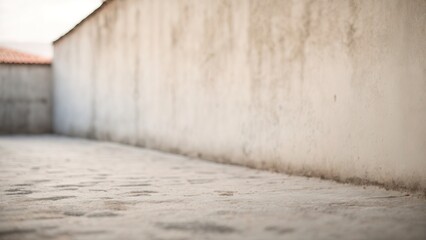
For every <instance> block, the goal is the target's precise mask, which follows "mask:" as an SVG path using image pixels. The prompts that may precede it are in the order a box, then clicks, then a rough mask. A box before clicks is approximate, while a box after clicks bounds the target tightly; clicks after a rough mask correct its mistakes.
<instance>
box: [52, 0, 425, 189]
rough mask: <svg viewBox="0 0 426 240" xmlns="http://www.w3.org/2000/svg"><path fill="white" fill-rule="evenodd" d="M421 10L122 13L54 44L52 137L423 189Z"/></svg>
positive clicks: (244, 5)
mask: <svg viewBox="0 0 426 240" xmlns="http://www.w3.org/2000/svg"><path fill="white" fill-rule="evenodd" d="M425 12H426V1H422V0H412V1H405V0H399V1H398V0H381V1H380V0H376V1H308V0H293V1H290V0H288V1H285V0H275V1H274V0H238V1H230V0H223V1H219V0H205V1H199V0H176V1H167V0H145V1H136V0H123V1H121V0H118V1H117V0H116V1H112V2H110V3H109V4H107V5H106V6H105V7H104V9H102V10H101V11H99V12H97V13H96V14H95V15H93V16H92V17H90V18H89V19H87V21H85V22H84V23H82V24H81V25H80V26H79V27H78V28H77V29H76V30H75V31H72V32H71V33H69V34H68V35H67V36H65V37H64V38H62V39H60V40H59V41H57V42H56V43H55V57H54V77H55V85H54V87H55V89H54V92H55V107H54V109H55V110H54V121H55V123H54V125H55V130H56V131H57V132H59V133H63V134H67V135H73V136H83V137H93V138H96V139H102V140H112V141H117V142H124V143H130V144H135V145H140V146H146V147H150V148H156V149H162V150H167V151H173V152H180V153H183V154H187V155H193V156H199V157H202V158H205V159H211V160H216V161H223V162H231V163H237V164H242V165H248V166H254V167H258V168H268V169H274V170H278V171H286V172H289V173H296V174H304V175H313V176H321V177H325V178H330V179H337V180H341V181H347V180H350V181H369V182H375V183H378V184H384V185H386V186H390V187H398V186H403V187H406V188H411V189H422V190H426V174H425V173H426V124H425V123H426V46H425V43H426V14H425Z"/></svg>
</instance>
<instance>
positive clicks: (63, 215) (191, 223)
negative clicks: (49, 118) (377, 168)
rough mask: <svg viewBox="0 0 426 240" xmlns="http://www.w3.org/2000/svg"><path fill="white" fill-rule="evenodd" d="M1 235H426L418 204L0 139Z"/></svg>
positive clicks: (98, 145)
mask: <svg viewBox="0 0 426 240" xmlns="http://www.w3.org/2000/svg"><path fill="white" fill-rule="evenodd" d="M0 239H426V200H425V199H424V198H421V197H418V196H411V195H408V194H406V193H403V192H398V191H387V190H384V189H380V188H378V187H374V186H364V187H363V186H352V185H347V184H339V183H335V182H332V181H325V180H319V179H312V178H304V177H295V176H288V175H284V174H277V173H272V172H266V171H258V170H253V169H248V168H243V167H237V166H229V165H221V164H216V163H212V162H206V161H202V160H197V159H191V158H187V157H183V156H177V155H172V154H166V153H160V152H156V151H151V150H145V149H141V148H135V147H130V146H124V145H119V144H113V143H104V142H95V141H89V140H82V139H72V138H65V137H58V136H32V137H28V136H7V137H5V136H3V137H0Z"/></svg>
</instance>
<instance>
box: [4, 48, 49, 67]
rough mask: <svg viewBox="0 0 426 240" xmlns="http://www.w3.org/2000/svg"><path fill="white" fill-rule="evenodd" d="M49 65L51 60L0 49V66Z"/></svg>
mask: <svg viewBox="0 0 426 240" xmlns="http://www.w3.org/2000/svg"><path fill="white" fill-rule="evenodd" d="M1 63H6V64H50V63H51V59H49V58H45V57H40V56H36V55H32V54H28V53H23V52H18V51H15V50H12V49H8V48H2V47H0V64H1Z"/></svg>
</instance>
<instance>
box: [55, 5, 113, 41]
mask: <svg viewBox="0 0 426 240" xmlns="http://www.w3.org/2000/svg"><path fill="white" fill-rule="evenodd" d="M113 1H114V0H105V1H104V2H103V3H102V4H101V5H100V6H99V7H98V8H96V9H95V10H94V11H93V12H91V13H90V14H89V15H87V17H85V18H83V19H82V20H81V21H80V22H78V23H77V24H76V25H75V26H74V27H72V28H71V29H70V30H69V31H68V32H66V33H64V34H63V35H62V36H60V37H59V38H57V39H56V40H54V41H53V42H52V43H53V44H56V43H57V42H59V41H60V40H62V39H63V38H65V37H66V36H68V35H69V34H70V33H72V32H74V30H76V29H77V28H78V27H79V26H80V25H82V24H83V23H84V22H86V21H87V20H88V19H89V18H91V17H93V16H94V15H95V14H96V13H98V12H99V11H101V10H102V9H103V8H104V7H105V6H107V5H108V4H109V3H111V2H113Z"/></svg>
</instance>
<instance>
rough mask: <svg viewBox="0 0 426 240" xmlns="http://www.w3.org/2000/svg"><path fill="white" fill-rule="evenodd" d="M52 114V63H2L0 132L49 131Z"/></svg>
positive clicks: (0, 68)
mask: <svg viewBox="0 0 426 240" xmlns="http://www.w3.org/2000/svg"><path fill="white" fill-rule="evenodd" d="M51 118H52V116H51V68H50V65H24V64H0V134H10V133H47V132H50V131H51V129H52V124H51V122H52V120H51Z"/></svg>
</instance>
